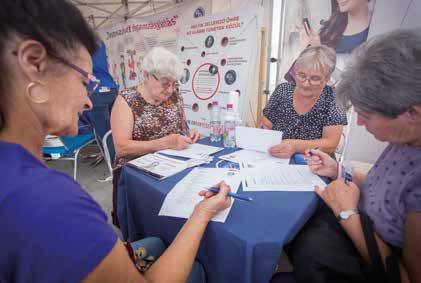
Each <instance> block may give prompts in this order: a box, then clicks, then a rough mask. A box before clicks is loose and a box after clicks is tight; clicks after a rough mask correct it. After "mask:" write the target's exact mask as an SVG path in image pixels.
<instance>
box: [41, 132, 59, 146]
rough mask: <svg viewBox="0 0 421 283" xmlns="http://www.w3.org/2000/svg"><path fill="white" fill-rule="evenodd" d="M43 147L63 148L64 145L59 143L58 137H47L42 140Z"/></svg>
mask: <svg viewBox="0 0 421 283" xmlns="http://www.w3.org/2000/svg"><path fill="white" fill-rule="evenodd" d="M43 146H44V147H61V146H64V143H63V142H62V141H61V139H60V137H58V136H53V135H47V136H46V137H45V139H44V145H43Z"/></svg>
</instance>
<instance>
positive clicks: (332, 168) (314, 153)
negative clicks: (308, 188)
mask: <svg viewBox="0 0 421 283" xmlns="http://www.w3.org/2000/svg"><path fill="white" fill-rule="evenodd" d="M305 157H306V160H307V164H308V166H309V167H310V170H311V172H313V173H314V174H317V175H319V176H324V177H330V178H336V177H337V176H338V163H337V162H336V161H335V160H334V159H333V158H332V157H330V156H329V154H327V153H325V152H323V151H321V150H320V149H317V148H315V149H307V150H306V151H305Z"/></svg>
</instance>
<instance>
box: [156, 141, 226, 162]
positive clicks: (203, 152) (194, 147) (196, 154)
mask: <svg viewBox="0 0 421 283" xmlns="http://www.w3.org/2000/svg"><path fill="white" fill-rule="evenodd" d="M221 150H223V148H222V147H216V146H211V145H205V144H200V143H194V144H191V145H189V146H188V147H187V148H185V149H181V150H175V149H164V150H160V151H158V152H159V153H163V154H167V155H172V156H180V157H186V158H198V159H200V158H204V157H206V156H209V155H211V154H214V153H215V152H218V151H221Z"/></svg>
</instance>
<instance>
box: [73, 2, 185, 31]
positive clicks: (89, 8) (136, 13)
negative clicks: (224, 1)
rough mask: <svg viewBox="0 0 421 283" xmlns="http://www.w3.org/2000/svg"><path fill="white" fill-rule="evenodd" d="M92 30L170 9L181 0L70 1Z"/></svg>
mask: <svg viewBox="0 0 421 283" xmlns="http://www.w3.org/2000/svg"><path fill="white" fill-rule="evenodd" d="M71 1H72V2H73V3H74V4H75V5H76V6H77V7H78V8H79V9H80V10H81V11H82V14H83V15H84V16H85V18H86V19H87V20H88V22H89V23H90V24H91V25H92V26H93V27H94V28H102V27H105V26H109V25H112V24H114V23H119V22H122V21H124V20H126V19H129V18H133V17H143V16H147V15H151V14H154V13H157V12H162V11H165V10H167V9H170V8H171V7H172V6H174V5H176V4H177V3H181V2H183V0H143V1H142V0H137V1H136V0H85V1H82V0H71Z"/></svg>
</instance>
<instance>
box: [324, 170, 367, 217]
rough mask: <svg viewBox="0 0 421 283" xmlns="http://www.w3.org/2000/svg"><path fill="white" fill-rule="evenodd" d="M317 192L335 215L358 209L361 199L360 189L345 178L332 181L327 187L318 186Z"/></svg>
mask: <svg viewBox="0 0 421 283" xmlns="http://www.w3.org/2000/svg"><path fill="white" fill-rule="evenodd" d="M316 193H317V195H319V197H320V198H321V199H322V200H323V201H324V202H325V203H326V204H327V205H328V206H329V207H330V209H332V211H333V213H334V214H335V215H338V214H339V212H341V211H343V210H348V209H356V208H357V207H358V202H359V200H360V189H359V188H358V187H357V185H355V184H354V183H352V182H348V183H347V184H346V183H345V181H344V179H343V178H339V179H337V180H335V181H333V182H331V183H330V184H329V185H328V186H327V187H326V189H324V190H323V189H321V188H319V187H318V186H316Z"/></svg>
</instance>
